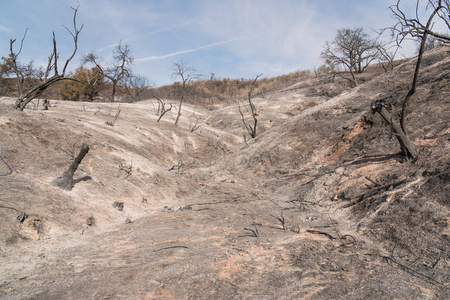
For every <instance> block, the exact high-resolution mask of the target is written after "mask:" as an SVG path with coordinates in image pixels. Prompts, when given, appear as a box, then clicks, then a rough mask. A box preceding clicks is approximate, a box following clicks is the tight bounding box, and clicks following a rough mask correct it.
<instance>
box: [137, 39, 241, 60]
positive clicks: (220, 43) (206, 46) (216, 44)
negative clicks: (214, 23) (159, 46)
mask: <svg viewBox="0 0 450 300" xmlns="http://www.w3.org/2000/svg"><path fill="white" fill-rule="evenodd" d="M237 39H238V38H232V39H229V40H226V41H222V42H217V43H212V44H208V45H204V46H200V47H197V48H194V49H187V50H181V51H176V52H172V53H168V54H164V55H152V56H148V57H145V58H138V59H136V60H135V62H147V61H152V60H160V59H166V58H170V57H174V56H178V55H182V54H187V53H192V52H196V51H199V50H203V49H207V48H211V47H215V46H218V45H223V44H227V43H230V42H232V41H235V40H237Z"/></svg>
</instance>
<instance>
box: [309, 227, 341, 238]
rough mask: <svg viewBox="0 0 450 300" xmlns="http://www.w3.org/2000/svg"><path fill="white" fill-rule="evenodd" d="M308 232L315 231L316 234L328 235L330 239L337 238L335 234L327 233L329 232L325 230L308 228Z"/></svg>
mask: <svg viewBox="0 0 450 300" xmlns="http://www.w3.org/2000/svg"><path fill="white" fill-rule="evenodd" d="M306 232H309V233H315V234H323V235H324V236H326V237H327V238H329V239H330V240H335V239H336V238H335V237H334V236H332V235H331V234H329V233H327V232H324V231H319V230H313V229H308V230H306Z"/></svg>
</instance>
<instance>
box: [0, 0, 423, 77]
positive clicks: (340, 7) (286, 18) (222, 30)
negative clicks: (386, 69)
mask: <svg viewBox="0 0 450 300" xmlns="http://www.w3.org/2000/svg"><path fill="white" fill-rule="evenodd" d="M395 2H396V1H395V0H315V1H311V0H159V1H156V0H126V1H125V0H124V1H120V0H78V1H74V0H1V3H0V55H1V56H6V55H7V54H8V53H9V39H10V38H17V39H18V40H20V39H21V37H22V35H23V33H24V31H25V29H26V28H28V34H27V38H26V40H25V42H24V48H23V51H22V54H21V56H20V59H21V60H22V61H29V60H34V62H35V64H36V65H46V61H47V57H48V55H49V54H50V52H51V49H52V48H51V47H52V31H55V34H56V37H57V42H58V50H59V52H60V59H61V60H63V59H64V60H65V59H66V57H67V56H68V55H69V52H70V51H72V48H71V47H72V40H71V36H70V35H69V34H68V33H67V32H66V30H65V29H64V28H63V27H62V25H66V26H67V27H69V28H70V27H71V25H72V13H73V11H72V9H71V8H70V7H71V6H72V7H76V6H77V5H78V3H79V4H80V7H79V12H78V18H77V22H78V24H80V25H81V24H84V28H83V30H82V32H81V33H80V38H79V48H78V52H77V55H76V57H75V58H74V60H73V61H72V63H71V70H73V69H75V68H76V67H77V66H79V65H80V59H81V57H82V55H83V54H87V53H89V52H91V51H94V52H95V53H96V54H97V55H98V56H100V57H103V59H104V61H105V63H108V62H110V60H111V57H112V54H111V52H112V50H113V48H114V46H115V45H116V44H117V42H119V41H122V42H123V43H127V44H129V46H130V48H131V50H132V52H133V56H134V59H135V63H134V66H133V70H134V72H135V73H137V74H140V75H144V76H146V77H147V78H148V79H149V81H151V82H153V83H154V84H155V85H157V86H159V85H163V84H169V83H171V82H172V80H171V77H170V74H169V71H168V69H169V68H170V67H171V65H172V62H174V61H178V60H181V59H182V60H184V61H186V62H188V63H189V65H191V66H193V67H195V68H196V69H197V71H198V72H199V73H201V74H204V75H205V76H206V77H209V74H210V72H213V73H215V74H216V77H231V78H252V77H255V76H256V75H257V74H259V73H263V74H264V76H267V77H271V76H277V75H280V74H286V73H289V72H294V71H296V70H300V69H311V68H314V67H317V66H319V65H320V64H321V63H322V61H321V59H320V52H321V50H322V48H323V45H324V44H325V42H326V41H329V40H332V39H333V37H334V35H335V34H336V30H337V29H340V28H347V27H351V28H354V27H364V28H365V29H366V31H367V32H370V28H373V29H379V28H382V27H386V26H388V25H392V24H393V23H394V20H393V19H392V18H391V16H390V13H389V11H388V9H387V8H388V7H389V6H390V5H392V4H394V3H395ZM405 2H406V3H407V2H410V3H411V2H415V1H411V0H407V1H405ZM17 43H18V42H17ZM402 52H403V53H404V54H406V55H409V54H410V53H409V52H408V49H404V50H403V51H402Z"/></svg>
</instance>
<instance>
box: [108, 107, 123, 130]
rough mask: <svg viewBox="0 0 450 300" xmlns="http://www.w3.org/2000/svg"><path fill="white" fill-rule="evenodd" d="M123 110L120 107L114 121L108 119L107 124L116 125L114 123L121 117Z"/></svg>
mask: <svg viewBox="0 0 450 300" xmlns="http://www.w3.org/2000/svg"><path fill="white" fill-rule="evenodd" d="M121 111H122V110H121V109H119V110H118V111H117V113H116V116H115V117H114V121H112V122H110V121H106V122H105V124H106V125H109V126H114V123H116V121H117V118H118V117H119V115H120V112H121Z"/></svg>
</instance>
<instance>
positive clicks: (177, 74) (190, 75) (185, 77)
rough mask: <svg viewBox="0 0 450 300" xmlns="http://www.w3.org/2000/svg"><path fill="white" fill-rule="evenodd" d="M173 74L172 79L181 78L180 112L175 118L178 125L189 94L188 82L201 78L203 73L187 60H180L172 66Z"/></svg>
mask: <svg viewBox="0 0 450 300" xmlns="http://www.w3.org/2000/svg"><path fill="white" fill-rule="evenodd" d="M169 70H170V71H171V74H172V80H175V79H177V78H179V79H180V80H181V90H180V94H179V97H180V104H179V106H178V114H177V118H176V119H175V126H177V125H178V121H179V119H180V116H181V106H182V105H183V102H184V100H185V99H186V97H187V95H188V86H187V85H188V84H189V83H190V82H191V81H192V80H195V79H199V78H200V76H201V75H199V74H198V73H197V71H196V70H195V69H194V68H193V67H191V66H189V65H188V64H187V63H186V62H184V61H182V60H180V61H178V62H173V63H172V67H171V68H170V69H169Z"/></svg>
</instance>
